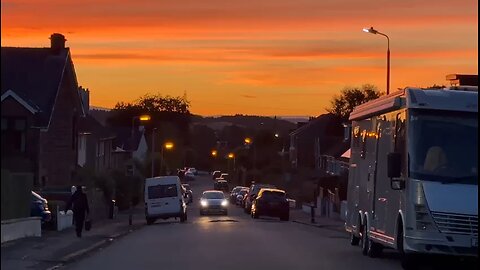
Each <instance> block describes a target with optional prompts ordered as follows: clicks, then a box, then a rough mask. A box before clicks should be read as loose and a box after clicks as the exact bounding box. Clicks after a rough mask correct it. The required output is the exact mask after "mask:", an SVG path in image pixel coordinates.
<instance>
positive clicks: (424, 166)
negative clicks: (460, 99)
mask: <svg viewBox="0 0 480 270" xmlns="http://www.w3.org/2000/svg"><path fill="white" fill-rule="evenodd" d="M409 122H410V123H409V125H410V128H409V131H408V132H409V141H408V144H409V145H408V148H409V156H410V164H409V167H410V168H409V170H410V175H411V177H413V178H416V179H420V180H427V181H439V182H443V183H462V184H475V185H478V180H477V179H478V150H477V149H478V114H477V113H468V112H442V111H426V110H418V111H412V112H411V114H410V117H409Z"/></svg>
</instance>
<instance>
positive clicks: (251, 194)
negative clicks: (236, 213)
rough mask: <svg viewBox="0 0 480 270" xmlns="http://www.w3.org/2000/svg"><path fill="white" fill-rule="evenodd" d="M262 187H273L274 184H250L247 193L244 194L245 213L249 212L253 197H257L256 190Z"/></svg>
mask: <svg viewBox="0 0 480 270" xmlns="http://www.w3.org/2000/svg"><path fill="white" fill-rule="evenodd" d="M262 188H275V186H274V185H269V184H252V185H251V186H250V190H249V191H248V194H247V195H246V196H245V204H244V211H245V213H247V214H250V211H251V208H252V203H253V200H254V199H255V197H257V195H258V192H259V191H260V189H262Z"/></svg>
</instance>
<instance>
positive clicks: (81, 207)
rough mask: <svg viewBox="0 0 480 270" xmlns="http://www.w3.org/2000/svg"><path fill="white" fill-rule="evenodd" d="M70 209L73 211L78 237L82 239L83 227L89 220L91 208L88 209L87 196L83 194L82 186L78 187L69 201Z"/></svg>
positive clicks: (68, 206) (68, 207)
mask: <svg viewBox="0 0 480 270" xmlns="http://www.w3.org/2000/svg"><path fill="white" fill-rule="evenodd" d="M69 209H72V210H73V219H74V221H75V231H76V233H77V237H82V230H83V225H84V223H85V218H86V217H87V218H88V214H89V213H90V208H89V207H88V200H87V194H85V193H83V189H82V186H81V185H78V186H77V188H76V191H75V193H73V195H72V197H71V198H70V200H69V201H68V204H67V211H68V210H69Z"/></svg>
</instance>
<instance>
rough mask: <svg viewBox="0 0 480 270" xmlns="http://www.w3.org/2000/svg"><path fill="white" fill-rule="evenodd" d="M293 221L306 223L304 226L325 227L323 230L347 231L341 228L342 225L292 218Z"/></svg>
mask: <svg viewBox="0 0 480 270" xmlns="http://www.w3.org/2000/svg"><path fill="white" fill-rule="evenodd" d="M292 222H294V223H298V224H302V225H306V226H311V227H316V228H319V229H325V230H330V231H336V232H342V233H347V232H346V231H345V229H344V228H343V225H327V224H323V225H322V224H318V223H314V224H312V223H309V222H305V221H299V220H292Z"/></svg>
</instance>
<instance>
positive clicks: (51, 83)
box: [1, 47, 76, 127]
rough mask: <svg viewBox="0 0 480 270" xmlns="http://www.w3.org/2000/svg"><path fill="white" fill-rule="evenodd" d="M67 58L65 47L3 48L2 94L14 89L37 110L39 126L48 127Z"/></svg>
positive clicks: (68, 55) (67, 53)
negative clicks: (53, 50)
mask: <svg viewBox="0 0 480 270" xmlns="http://www.w3.org/2000/svg"><path fill="white" fill-rule="evenodd" d="M69 59H70V51H69V49H68V48H65V49H61V50H60V51H59V52H58V54H54V53H53V52H52V49H51V48H16V47H2V48H1V78H2V80H1V93H2V95H4V94H5V93H7V91H9V90H11V91H12V92H14V93H15V94H16V95H17V96H18V97H19V98H21V99H22V100H24V101H25V102H26V103H27V104H28V105H29V106H31V107H32V108H35V109H38V114H37V117H38V121H39V122H38V125H39V126H41V127H48V125H49V121H50V116H51V113H52V110H53V107H54V104H55V100H56V97H57V93H58V90H59V86H60V83H61V81H62V78H63V74H64V71H65V69H66V67H67V64H69V61H68V60H69ZM72 68H73V66H72ZM75 83H76V82H75ZM24 106H25V105H24Z"/></svg>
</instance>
